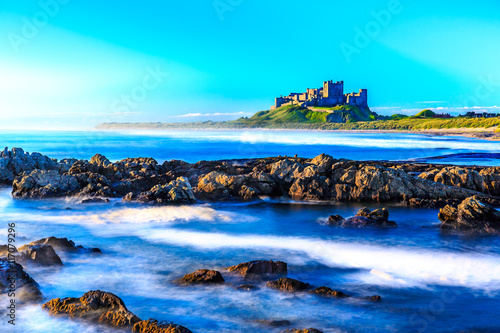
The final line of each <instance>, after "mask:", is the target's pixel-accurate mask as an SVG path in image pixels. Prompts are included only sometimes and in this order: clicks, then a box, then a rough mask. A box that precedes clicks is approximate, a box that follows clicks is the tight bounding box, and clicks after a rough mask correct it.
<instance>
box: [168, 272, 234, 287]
mask: <svg viewBox="0 0 500 333" xmlns="http://www.w3.org/2000/svg"><path fill="white" fill-rule="evenodd" d="M176 282H177V284H179V285H195V284H222V283H225V280H224V278H223V277H222V274H221V273H220V272H218V271H214V270H208V269H199V270H197V271H196V272H193V273H190V274H186V275H184V276H183V277H182V278H181V279H179V280H177V281H176Z"/></svg>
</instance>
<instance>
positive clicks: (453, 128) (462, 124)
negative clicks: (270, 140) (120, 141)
mask: <svg viewBox="0 0 500 333" xmlns="http://www.w3.org/2000/svg"><path fill="white" fill-rule="evenodd" d="M457 119H460V118H455V119H411V120H408V121H407V122H406V123H403V120H379V121H370V122H355V123H316V124H308V123H283V124H251V125H250V124H244V123H238V121H218V122H215V121H202V122H186V123H161V122H156V123H153V122H148V123H102V124H99V125H97V126H96V127H95V128H96V129H98V130H112V131H113V130H114V131H124V130H125V131H134V130H147V131H165V130H306V131H307V130H309V131H338V132H357V133H373V132H379V133H395V132H396V133H414V134H427V135H442V136H466V137H475V138H482V139H488V140H500V130H499V129H500V127H499V126H500V117H497V118H489V119H467V118H463V119H460V121H459V122H458V123H453V120H455V121H456V120H457Z"/></svg>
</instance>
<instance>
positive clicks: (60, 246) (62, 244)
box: [28, 236, 101, 253]
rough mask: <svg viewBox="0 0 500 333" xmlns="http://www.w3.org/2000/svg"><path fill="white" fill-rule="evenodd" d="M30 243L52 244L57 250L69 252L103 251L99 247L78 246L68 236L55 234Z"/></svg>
mask: <svg viewBox="0 0 500 333" xmlns="http://www.w3.org/2000/svg"><path fill="white" fill-rule="evenodd" d="M28 245H50V246H52V247H53V248H54V249H55V250H57V251H61V252H68V253H74V252H82V251H85V252H92V253H101V250H100V249H98V248H85V247H83V246H81V245H78V246H76V245H75V242H73V241H72V240H69V239H67V238H56V237H54V236H52V237H47V238H42V239H39V240H37V241H34V242H31V243H29V244H28Z"/></svg>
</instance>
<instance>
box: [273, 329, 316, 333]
mask: <svg viewBox="0 0 500 333" xmlns="http://www.w3.org/2000/svg"><path fill="white" fill-rule="evenodd" d="M281 333H323V332H321V331H320V330H317V329H315V328H304V329H302V330H299V329H296V328H294V329H291V330H284V331H282V332H281Z"/></svg>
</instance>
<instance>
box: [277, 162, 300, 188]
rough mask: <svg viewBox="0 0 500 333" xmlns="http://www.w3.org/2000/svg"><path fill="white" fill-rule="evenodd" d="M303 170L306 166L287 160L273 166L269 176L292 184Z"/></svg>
mask: <svg viewBox="0 0 500 333" xmlns="http://www.w3.org/2000/svg"><path fill="white" fill-rule="evenodd" d="M303 170H304V166H303V165H302V164H300V163H298V162H295V161H292V160H288V159H285V160H280V161H278V162H276V163H274V164H272V165H271V172H270V173H269V174H270V175H271V176H274V177H276V178H277V179H279V180H281V181H283V182H285V183H291V182H292V181H293V180H294V179H295V177H296V176H297V175H298V174H300V173H301V172H302V171H303Z"/></svg>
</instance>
